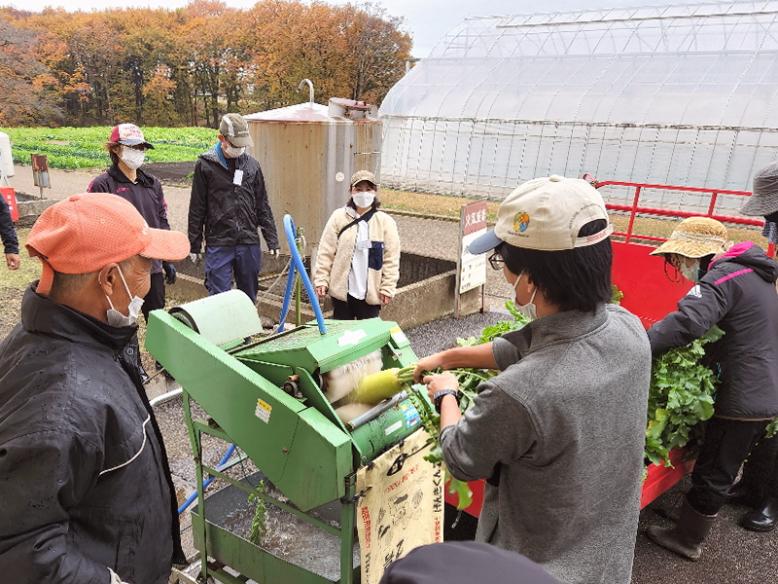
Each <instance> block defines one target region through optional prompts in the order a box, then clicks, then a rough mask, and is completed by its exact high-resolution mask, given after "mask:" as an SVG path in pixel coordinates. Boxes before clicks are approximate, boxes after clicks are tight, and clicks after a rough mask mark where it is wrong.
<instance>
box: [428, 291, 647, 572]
mask: <svg viewBox="0 0 778 584" xmlns="http://www.w3.org/2000/svg"><path fill="white" fill-rule="evenodd" d="M493 352H494V357H495V359H496V361H497V364H498V365H499V367H500V369H501V370H502V373H500V374H499V375H498V376H497V377H494V378H493V379H492V380H490V381H489V382H487V383H484V384H483V385H482V386H481V391H480V394H479V395H478V397H477V398H476V400H475V403H474V405H473V407H472V408H471V409H470V410H469V411H468V412H467V413H466V414H465V416H464V417H463V418H462V420H461V421H460V422H459V424H457V425H456V426H451V427H449V428H446V429H445V430H444V431H443V432H442V434H441V444H442V448H443V454H444V457H445V460H446V464H447V465H448V468H449V469H450V471H451V473H452V474H453V475H454V476H455V477H457V478H459V479H463V480H474V479H481V478H486V479H488V484H487V487H486V493H485V500H484V506H483V509H482V511H481V517H480V519H479V522H478V532H477V535H476V539H477V540H478V541H483V542H487V543H492V544H494V545H497V546H499V547H502V548H505V549H510V550H514V551H517V552H519V553H521V554H524V555H525V556H527V557H528V558H529V559H531V560H533V561H535V562H537V563H539V564H540V565H541V566H543V568H545V569H546V570H547V571H548V572H549V573H550V574H552V575H553V576H555V577H556V578H558V579H559V580H561V581H562V582H565V583H566V584H597V583H602V584H628V583H629V581H630V575H631V572H632V559H633V553H634V546H635V536H636V533H637V525H638V514H639V508H640V491H641V483H642V473H643V443H644V440H645V428H646V408H647V402H648V386H649V381H650V374H651V351H650V348H649V344H648V339H647V337H646V333H645V330H644V329H643V327H642V326H641V324H640V321H639V320H638V319H637V318H636V317H635V316H633V315H632V314H630V313H629V312H627V311H626V310H624V309H622V308H619V307H616V306H610V305H609V306H607V307H606V306H601V307H600V308H599V309H598V310H597V311H596V313H594V314H592V313H582V312H576V311H569V312H562V313H559V314H555V315H553V316H547V317H544V318H541V319H538V320H536V321H534V322H532V323H531V324H530V325H528V326H527V327H525V328H524V329H522V330H521V331H517V332H515V333H510V334H508V335H506V336H505V337H503V338H501V339H497V340H495V342H494V346H493Z"/></svg>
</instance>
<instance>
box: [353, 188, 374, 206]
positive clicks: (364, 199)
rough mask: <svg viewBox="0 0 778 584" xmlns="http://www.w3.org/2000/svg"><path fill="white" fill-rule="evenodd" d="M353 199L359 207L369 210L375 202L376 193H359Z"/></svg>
mask: <svg viewBox="0 0 778 584" xmlns="http://www.w3.org/2000/svg"><path fill="white" fill-rule="evenodd" d="M351 198H352V200H353V201H354V204H355V205H356V206H357V207H359V208H361V209H367V208H368V207H369V206H370V205H372V204H373V201H375V191H358V192H356V193H353V194H352V195H351Z"/></svg>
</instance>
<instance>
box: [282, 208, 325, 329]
mask: <svg viewBox="0 0 778 584" xmlns="http://www.w3.org/2000/svg"><path fill="white" fill-rule="evenodd" d="M284 231H285V232H286V241H287V243H288V244H289V252H290V253H291V254H292V265H291V267H290V268H289V278H288V279H287V281H286V291H285V292H284V303H283V305H282V306H281V316H280V317H279V319H278V323H279V324H278V328H279V330H281V328H282V327H283V325H284V323H285V322H286V315H287V314H289V304H290V302H291V301H292V288H293V284H294V276H295V273H296V272H300V277H301V278H302V280H303V286H305V292H306V294H308V301H309V302H310V303H311V308H313V313H314V314H315V315H316V324H317V325H318V326H319V332H320V333H321V334H323V335H325V334H327V327H326V326H325V325H324V316H323V315H322V313H321V307H320V306H319V301H318V299H317V297H316V291H315V290H314V289H313V284H312V283H311V279H310V278H309V277H308V273H307V272H306V271H305V264H303V258H302V257H301V256H300V251H299V250H298V249H297V227H296V226H295V224H294V219H292V216H291V215H288V214H287V215H284Z"/></svg>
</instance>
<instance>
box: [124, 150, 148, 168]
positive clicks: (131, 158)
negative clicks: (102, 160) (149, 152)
mask: <svg viewBox="0 0 778 584" xmlns="http://www.w3.org/2000/svg"><path fill="white" fill-rule="evenodd" d="M119 159H120V160H121V161H122V162H123V163H124V164H126V165H127V168H131V169H132V170H137V169H138V168H140V167H141V165H142V164H143V161H144V160H145V159H146V153H145V152H144V151H143V150H135V149H134V148H129V147H127V146H122V153H121V155H120V156H119Z"/></svg>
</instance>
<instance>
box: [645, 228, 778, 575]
mask: <svg viewBox="0 0 778 584" xmlns="http://www.w3.org/2000/svg"><path fill="white" fill-rule="evenodd" d="M651 253H652V254H653V255H661V256H664V258H665V261H667V262H668V263H669V264H670V265H672V266H673V267H674V268H676V269H677V270H678V271H679V272H680V273H681V274H683V276H684V277H685V278H686V279H687V280H689V281H690V282H692V283H694V286H693V287H692V288H691V290H689V292H688V294H687V295H686V296H685V297H684V298H683V299H681V301H680V302H679V303H678V310H677V311H675V312H673V313H671V314H669V315H668V316H666V317H665V318H664V319H662V320H661V321H660V322H658V323H656V324H655V325H654V326H653V327H651V329H649V331H648V336H649V340H650V341H651V351H652V353H653V355H654V356H658V355H661V354H662V353H664V352H665V351H667V350H668V349H671V348H673V347H680V346H683V345H686V344H687V343H690V342H691V341H693V340H694V339H697V338H699V337H701V336H702V335H704V334H705V333H706V332H707V331H708V330H710V329H711V328H712V327H713V326H718V327H720V328H721V329H722V330H723V331H724V336H723V337H722V338H721V340H719V341H718V342H717V343H715V344H714V345H713V346H712V347H711V349H710V350H709V351H708V355H707V357H708V359H710V360H711V361H717V362H718V363H719V365H720V367H721V381H720V383H719V386H718V388H717V390H716V404H715V414H714V417H713V418H711V419H710V420H709V421H708V422H707V423H706V424H705V440H704V442H703V444H702V447H701V449H700V453H699V455H698V457H697V462H696V464H695V467H694V472H693V474H692V488H691V490H689V492H688V493H687V494H686V498H685V500H684V503H683V506H682V507H681V514H680V517H679V519H678V522H677V523H676V524H675V525H674V526H673V527H669V528H663V527H659V526H651V527H650V528H649V529H648V537H649V538H650V539H652V540H653V541H654V542H656V543H657V544H659V545H661V546H662V547H664V548H667V549H669V550H671V551H673V552H675V553H677V554H678V555H681V556H683V557H685V558H688V559H690V560H697V559H698V558H699V557H700V555H701V553H702V544H703V542H704V541H705V538H706V537H707V535H708V533H709V532H710V529H711V527H712V526H713V524H714V522H715V520H716V516H717V515H718V512H719V509H721V507H722V506H723V505H724V504H725V503H726V502H727V500H728V499H729V496H730V488H731V487H732V484H733V483H734V482H735V478H736V477H737V474H738V471H739V470H740V467H741V465H742V464H743V461H745V459H746V458H747V457H748V454H749V452H750V451H751V449H752V448H753V447H754V444H755V443H756V441H757V440H759V439H760V438H761V436H762V435H763V434H764V430H765V427H766V426H767V424H768V422H769V421H770V420H771V419H772V418H773V417H775V416H776V415H778V295H777V294H776V293H775V280H776V277H778V264H776V263H775V262H774V261H773V260H771V259H770V258H768V257H767V256H766V255H765V254H764V252H763V251H762V250H761V249H760V248H758V247H757V246H756V245H754V244H753V243H751V242H745V243H740V244H737V245H734V246H731V247H730V246H729V244H728V241H727V229H726V227H724V225H722V224H721V223H719V222H718V221H715V220H714V219H710V218H708V217H691V218H689V219H684V220H683V221H681V223H679V224H678V226H677V227H676V229H675V231H673V234H672V235H671V236H670V239H669V240H668V241H666V242H665V243H663V244H662V245H661V246H659V247H658V248H657V249H656V250H655V251H653V252H651Z"/></svg>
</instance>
